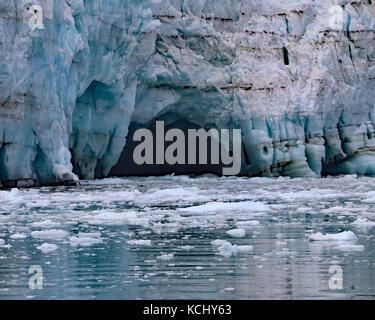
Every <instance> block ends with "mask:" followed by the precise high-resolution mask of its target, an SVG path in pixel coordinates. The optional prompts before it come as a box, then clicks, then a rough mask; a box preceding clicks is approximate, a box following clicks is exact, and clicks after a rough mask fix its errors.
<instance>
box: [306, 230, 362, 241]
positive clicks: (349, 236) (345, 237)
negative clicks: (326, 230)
mask: <svg viewBox="0 0 375 320" xmlns="http://www.w3.org/2000/svg"><path fill="white" fill-rule="evenodd" d="M308 239H309V241H357V240H358V237H357V236H356V235H355V234H354V232H352V231H344V232H341V233H332V234H322V233H321V232H318V233H314V234H312V235H311V236H309V238H308Z"/></svg>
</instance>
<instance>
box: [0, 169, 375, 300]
mask: <svg viewBox="0 0 375 320" xmlns="http://www.w3.org/2000/svg"><path fill="white" fill-rule="evenodd" d="M374 187H375V180H374V179H370V178H357V177H355V176H349V177H343V178H328V179H322V180H319V179H293V180H292V179H287V178H280V179H266V178H256V179H245V178H241V179H240V178H216V177H210V176H207V177H202V178H195V179H191V178H189V177H161V178H132V179H106V180H102V181H96V182H85V183H84V184H83V185H82V186H81V187H77V188H72V187H59V188H41V189H30V190H12V191H0V299H26V298H27V299H303V298H313V299H319V298H331V299H342V298H343V299H367V298H369V299H371V298H373V297H374V295H375V289H374V288H375V277H374V276H375V274H374V268H373V262H374V257H375V255H374V254H375V252H374V249H373V244H374V235H375V233H374V230H375V228H373V225H374V224H373V223H372V221H375V211H374V207H375V192H374V191H373V190H374ZM229 230H235V231H232V232H230V233H229V234H228V233H227V231H229ZM347 230H350V231H353V232H354V233H355V234H356V235H357V237H358V240H357V241H356V242H350V243H348V242H341V243H339V242H337V241H318V242H311V241H308V239H307V238H308V236H309V235H311V234H312V233H317V232H322V233H324V234H335V233H340V232H342V231H347ZM215 240H222V241H220V242H219V244H225V242H224V241H227V242H226V245H224V246H220V245H218V244H217V243H218V242H217V241H216V242H214V243H212V242H213V241H215ZM228 242H229V243H228ZM215 243H216V244H215ZM360 245H362V246H363V248H362V249H361V247H360ZM245 246H246V247H245ZM250 246H252V250H251V247H250ZM241 248H242V249H241ZM32 265H39V266H41V267H42V270H43V279H44V281H43V289H42V290H31V289H30V288H29V279H30V277H31V275H29V274H28V270H29V267H30V266H32ZM333 265H337V266H340V267H341V268H342V269H343V272H344V273H343V277H344V278H343V285H344V287H343V290H330V288H329V286H328V282H329V279H330V277H332V274H329V272H328V271H329V268H330V267H331V266H333Z"/></svg>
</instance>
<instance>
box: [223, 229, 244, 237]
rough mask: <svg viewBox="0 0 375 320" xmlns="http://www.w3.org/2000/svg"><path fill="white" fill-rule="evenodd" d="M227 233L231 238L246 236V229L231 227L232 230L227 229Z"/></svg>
mask: <svg viewBox="0 0 375 320" xmlns="http://www.w3.org/2000/svg"><path fill="white" fill-rule="evenodd" d="M227 234H228V235H230V236H231V237H233V238H242V237H244V236H246V230H245V229H232V230H229V231H227Z"/></svg>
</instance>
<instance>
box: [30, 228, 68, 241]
mask: <svg viewBox="0 0 375 320" xmlns="http://www.w3.org/2000/svg"><path fill="white" fill-rule="evenodd" d="M31 236H32V237H33V238H39V239H56V240H61V239H64V238H66V237H67V236H68V232H66V231H64V230H56V229H50V230H43V231H33V232H31Z"/></svg>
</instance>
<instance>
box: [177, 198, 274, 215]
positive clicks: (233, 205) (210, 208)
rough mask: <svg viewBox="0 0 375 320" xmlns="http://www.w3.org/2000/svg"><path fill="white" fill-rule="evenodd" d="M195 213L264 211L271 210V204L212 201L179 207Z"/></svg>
mask: <svg viewBox="0 0 375 320" xmlns="http://www.w3.org/2000/svg"><path fill="white" fill-rule="evenodd" d="M179 210H180V211H187V212H193V213H205V212H219V211H250V212H264V211H269V210H270V208H269V206H267V205H265V204H264V203H261V202H254V201H245V202H210V203H206V204H204V205H201V206H195V207H189V208H182V209H179Z"/></svg>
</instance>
